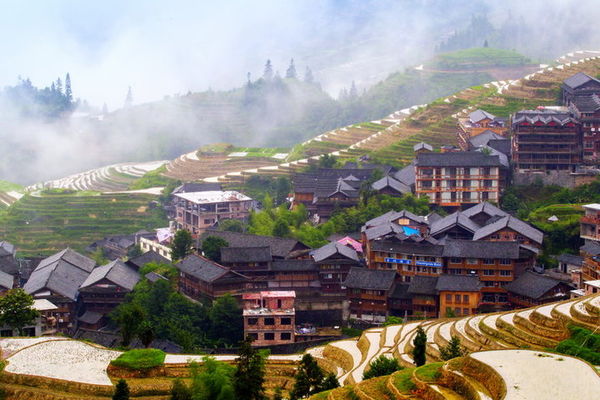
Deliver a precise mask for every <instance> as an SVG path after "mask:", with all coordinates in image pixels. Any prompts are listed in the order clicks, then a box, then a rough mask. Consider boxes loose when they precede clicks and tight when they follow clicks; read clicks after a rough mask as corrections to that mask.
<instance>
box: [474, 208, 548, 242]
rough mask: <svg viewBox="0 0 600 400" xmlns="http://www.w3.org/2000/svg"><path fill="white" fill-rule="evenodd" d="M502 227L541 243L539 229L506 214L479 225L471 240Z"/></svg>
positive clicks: (541, 235) (541, 236) (541, 234)
mask: <svg viewBox="0 0 600 400" xmlns="http://www.w3.org/2000/svg"><path fill="white" fill-rule="evenodd" d="M504 228H510V229H512V230H513V231H515V232H517V233H520V234H521V235H523V236H525V237H527V238H529V239H531V240H533V241H534V242H536V243H539V244H542V241H543V240H544V234H543V233H542V232H541V231H539V230H537V229H535V228H534V227H533V226H531V225H529V224H527V223H525V222H523V221H521V220H520V219H518V218H515V217H513V216H512V215H507V216H506V217H503V218H500V219H499V220H497V221H496V222H492V223H490V224H487V225H485V226H483V227H481V228H480V229H478V230H477V231H476V232H475V234H474V235H473V240H479V239H482V238H485V237H487V236H489V235H491V234H493V233H496V232H498V231H499V230H501V229H504Z"/></svg>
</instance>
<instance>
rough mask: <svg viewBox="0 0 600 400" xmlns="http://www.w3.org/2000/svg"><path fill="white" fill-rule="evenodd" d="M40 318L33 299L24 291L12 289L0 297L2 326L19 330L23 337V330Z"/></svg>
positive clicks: (0, 323)
mask: <svg viewBox="0 0 600 400" xmlns="http://www.w3.org/2000/svg"><path fill="white" fill-rule="evenodd" d="M38 316H39V312H38V311H37V310H35V309H34V308H33V297H31V296H30V295H29V294H27V293H26V292H25V291H24V290H23V289H11V290H9V291H8V292H7V293H6V294H5V295H4V296H2V297H0V326H1V325H6V326H9V327H11V328H13V329H17V330H18V331H19V335H21V336H23V328H24V327H25V326H27V325H30V324H32V323H33V322H34V321H35V319H36V318H37V317H38Z"/></svg>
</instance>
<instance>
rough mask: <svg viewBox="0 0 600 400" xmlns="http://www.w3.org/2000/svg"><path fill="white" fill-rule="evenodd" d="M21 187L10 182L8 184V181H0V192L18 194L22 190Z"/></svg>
mask: <svg viewBox="0 0 600 400" xmlns="http://www.w3.org/2000/svg"><path fill="white" fill-rule="evenodd" d="M23 189H24V188H23V186H21V185H19V184H17V183H12V182H8V181H3V180H1V179H0V192H13V191H14V192H18V191H21V190H23Z"/></svg>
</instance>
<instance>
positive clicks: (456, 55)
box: [431, 47, 531, 69]
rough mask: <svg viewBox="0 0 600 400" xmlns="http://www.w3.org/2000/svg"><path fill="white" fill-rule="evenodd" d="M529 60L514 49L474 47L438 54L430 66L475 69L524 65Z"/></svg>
mask: <svg viewBox="0 0 600 400" xmlns="http://www.w3.org/2000/svg"><path fill="white" fill-rule="evenodd" d="M529 62H531V60H530V59H529V58H527V57H525V56H523V55H521V54H519V53H517V52H516V51H513V50H506V49H494V48H490V47H476V48H471V49H463V50H458V51H453V52H450V53H444V54H440V55H438V56H437V57H436V58H435V59H434V60H433V62H432V65H431V66H432V67H434V68H443V69H477V68H482V67H509V66H518V65H525V64H527V63H529Z"/></svg>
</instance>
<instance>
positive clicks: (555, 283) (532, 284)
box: [504, 271, 574, 308]
mask: <svg viewBox="0 0 600 400" xmlns="http://www.w3.org/2000/svg"><path fill="white" fill-rule="evenodd" d="M504 289H505V290H506V291H507V292H508V300H509V302H510V303H511V304H512V305H514V306H517V307H519V308H521V307H523V308H525V307H534V306H538V305H541V304H546V303H551V302H555V301H560V300H566V299H568V298H569V297H570V292H571V290H573V289H574V287H573V286H572V285H570V284H568V283H566V282H564V281H561V280H558V279H554V278H551V277H549V276H547V275H542V274H538V273H536V272H533V271H526V272H525V273H524V274H522V275H521V276H519V277H518V278H517V279H515V280H514V281H513V282H510V283H509V284H507V285H506V286H504Z"/></svg>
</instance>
